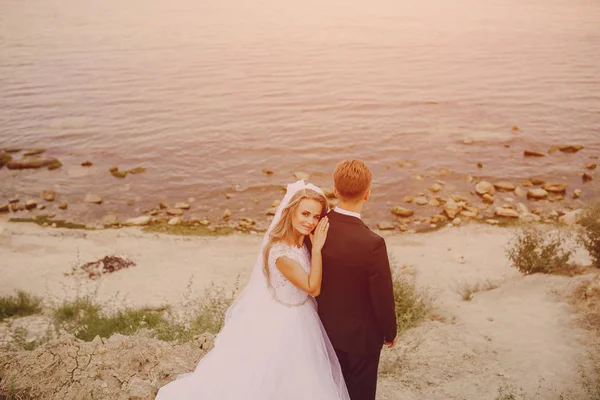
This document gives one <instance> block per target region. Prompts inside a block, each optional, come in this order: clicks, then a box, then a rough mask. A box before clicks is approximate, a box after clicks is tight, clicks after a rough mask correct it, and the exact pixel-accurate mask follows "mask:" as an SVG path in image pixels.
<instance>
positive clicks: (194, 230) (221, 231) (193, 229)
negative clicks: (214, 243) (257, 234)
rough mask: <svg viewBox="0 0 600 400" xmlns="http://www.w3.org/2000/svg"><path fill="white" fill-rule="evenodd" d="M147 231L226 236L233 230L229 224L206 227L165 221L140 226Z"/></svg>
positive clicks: (184, 234) (181, 234) (180, 234)
mask: <svg viewBox="0 0 600 400" xmlns="http://www.w3.org/2000/svg"><path fill="white" fill-rule="evenodd" d="M142 231H144V232H147V233H164V234H168V235H178V236H227V235H230V234H232V233H233V232H235V229H234V228H231V227H229V226H219V227H214V228H211V227H208V226H204V225H202V224H198V225H195V224H189V223H183V224H180V225H169V224H167V223H162V224H152V225H147V226H145V227H144V228H142Z"/></svg>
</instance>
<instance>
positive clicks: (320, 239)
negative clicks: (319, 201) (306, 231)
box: [309, 217, 329, 251]
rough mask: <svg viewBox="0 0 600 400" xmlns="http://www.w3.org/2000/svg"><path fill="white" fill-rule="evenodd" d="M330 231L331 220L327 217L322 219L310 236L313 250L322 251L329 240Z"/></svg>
mask: <svg viewBox="0 0 600 400" xmlns="http://www.w3.org/2000/svg"><path fill="white" fill-rule="evenodd" d="M328 231H329V220H328V219H327V217H323V218H321V220H320V221H319V223H318V224H317V227H316V228H315V230H314V233H311V234H310V236H309V237H310V241H311V243H312V248H313V250H318V251H321V250H322V249H323V246H324V245H325V240H327V232H328Z"/></svg>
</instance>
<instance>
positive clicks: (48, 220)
mask: <svg viewBox="0 0 600 400" xmlns="http://www.w3.org/2000/svg"><path fill="white" fill-rule="evenodd" d="M52 218H54V215H38V216H35V217H32V218H10V219H9V220H8V222H30V223H34V224H37V225H40V226H45V224H47V225H52V224H56V227H57V228H67V229H88V228H86V226H85V224H78V223H75V222H70V221H65V220H57V219H52Z"/></svg>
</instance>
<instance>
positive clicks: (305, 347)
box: [156, 181, 350, 400]
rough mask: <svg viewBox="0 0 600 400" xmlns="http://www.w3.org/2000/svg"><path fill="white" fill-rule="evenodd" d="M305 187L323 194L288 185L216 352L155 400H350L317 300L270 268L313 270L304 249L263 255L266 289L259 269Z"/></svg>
mask: <svg viewBox="0 0 600 400" xmlns="http://www.w3.org/2000/svg"><path fill="white" fill-rule="evenodd" d="M303 188H310V189H313V190H317V191H319V192H321V190H320V189H318V188H316V187H315V186H313V185H306V184H305V183H304V181H298V182H296V183H294V184H291V185H288V190H287V194H286V196H285V197H284V199H283V201H282V202H281V205H280V206H279V209H278V210H277V212H276V213H275V217H274V219H273V222H272V223H271V227H270V228H269V230H268V231H267V234H266V235H265V238H264V239H263V244H262V246H261V252H260V255H259V257H258V260H257V262H256V264H255V266H254V270H253V272H252V276H251V278H250V282H249V283H248V285H247V286H246V288H245V289H244V291H243V292H242V293H241V295H240V296H239V297H238V299H237V300H236V301H235V302H234V304H233V305H232V306H231V307H230V308H229V310H228V311H227V316H226V320H225V325H224V327H223V329H222V330H221V332H219V334H218V335H217V337H216V339H215V346H214V348H213V350H211V351H210V352H209V353H208V354H207V355H206V356H204V358H202V359H201V360H200V362H199V364H198V366H197V367H196V369H195V371H194V372H192V373H190V374H186V375H181V376H179V377H177V379H176V380H175V381H173V382H171V383H169V384H167V385H166V386H164V387H162V388H161V389H160V390H159V392H158V395H157V397H156V400H192V399H193V400H239V399H248V400H350V397H349V396H348V391H347V389H346V385H345V383H344V378H343V376H342V372H341V369H340V365H339V362H338V360H337V358H336V355H335V352H334V350H333V347H332V346H331V343H330V342H329V339H328V337H327V335H326V333H325V330H324V328H323V325H322V324H321V320H320V319H319V316H318V314H317V304H316V301H315V299H314V298H313V297H312V296H310V295H308V294H307V293H306V292H304V291H302V290H300V289H298V288H297V287H296V286H294V285H293V284H292V283H291V282H290V281H288V280H287V279H286V278H285V276H283V274H282V273H281V272H280V271H279V269H278V268H277V266H276V265H275V261H276V260H277V259H278V258H279V257H283V256H284V257H288V258H291V259H293V260H295V261H297V262H298V263H300V265H301V266H302V268H304V270H305V271H306V272H307V273H308V272H310V254H309V252H308V250H307V248H306V247H305V246H303V247H295V246H289V245H287V244H284V243H276V244H274V245H273V247H272V248H271V250H270V252H269V256H268V268H269V273H270V275H269V282H270V285H269V284H267V279H266V277H265V275H264V273H263V271H262V265H263V257H262V253H263V252H262V249H263V248H264V247H265V245H266V243H267V238H268V234H269V231H270V230H271V229H272V227H273V226H274V225H275V224H276V223H277V221H278V220H279V218H280V216H281V210H282V209H283V208H284V207H285V206H286V204H287V203H288V202H289V200H290V198H291V197H292V196H293V195H294V193H296V192H297V191H298V190H301V189H303Z"/></svg>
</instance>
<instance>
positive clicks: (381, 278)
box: [317, 160, 397, 400]
mask: <svg viewBox="0 0 600 400" xmlns="http://www.w3.org/2000/svg"><path fill="white" fill-rule="evenodd" d="M333 181H334V189H333V190H334V194H335V196H336V197H337V198H338V205H337V207H335V208H334V209H333V210H332V211H331V212H329V214H328V218H329V233H328V235H327V241H326V242H325V246H324V247H323V251H322V254H323V283H322V285H321V294H320V295H319V297H317V302H318V304H319V316H320V317H321V321H322V322H323V326H324V327H325V330H326V331H327V335H328V336H329V339H330V340H331V344H332V345H333V348H334V349H335V352H336V354H337V357H338V359H339V361H340V365H341V367H342V373H343V375H344V379H345V381H346V386H347V387H348V392H349V394H350V398H351V400H374V399H375V392H376V389H377V368H378V366H379V355H380V353H381V348H382V346H383V345H386V346H387V347H389V348H392V347H394V346H395V345H396V341H397V337H396V313H395V303H394V294H393V290H392V276H391V272H390V265H389V260H388V255H387V249H386V246H385V241H384V239H383V238H382V237H380V236H379V235H377V234H375V233H374V232H372V231H371V230H370V229H369V228H368V227H367V226H366V225H365V224H364V222H362V220H361V218H360V212H361V210H362V207H363V204H364V203H365V201H367V200H368V199H369V195H370V194H371V190H370V186H371V171H370V170H369V168H368V167H367V166H366V165H365V163H364V162H362V161H360V160H344V161H342V162H340V163H339V164H338V165H337V167H336V169H335V172H334V174H333Z"/></svg>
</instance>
